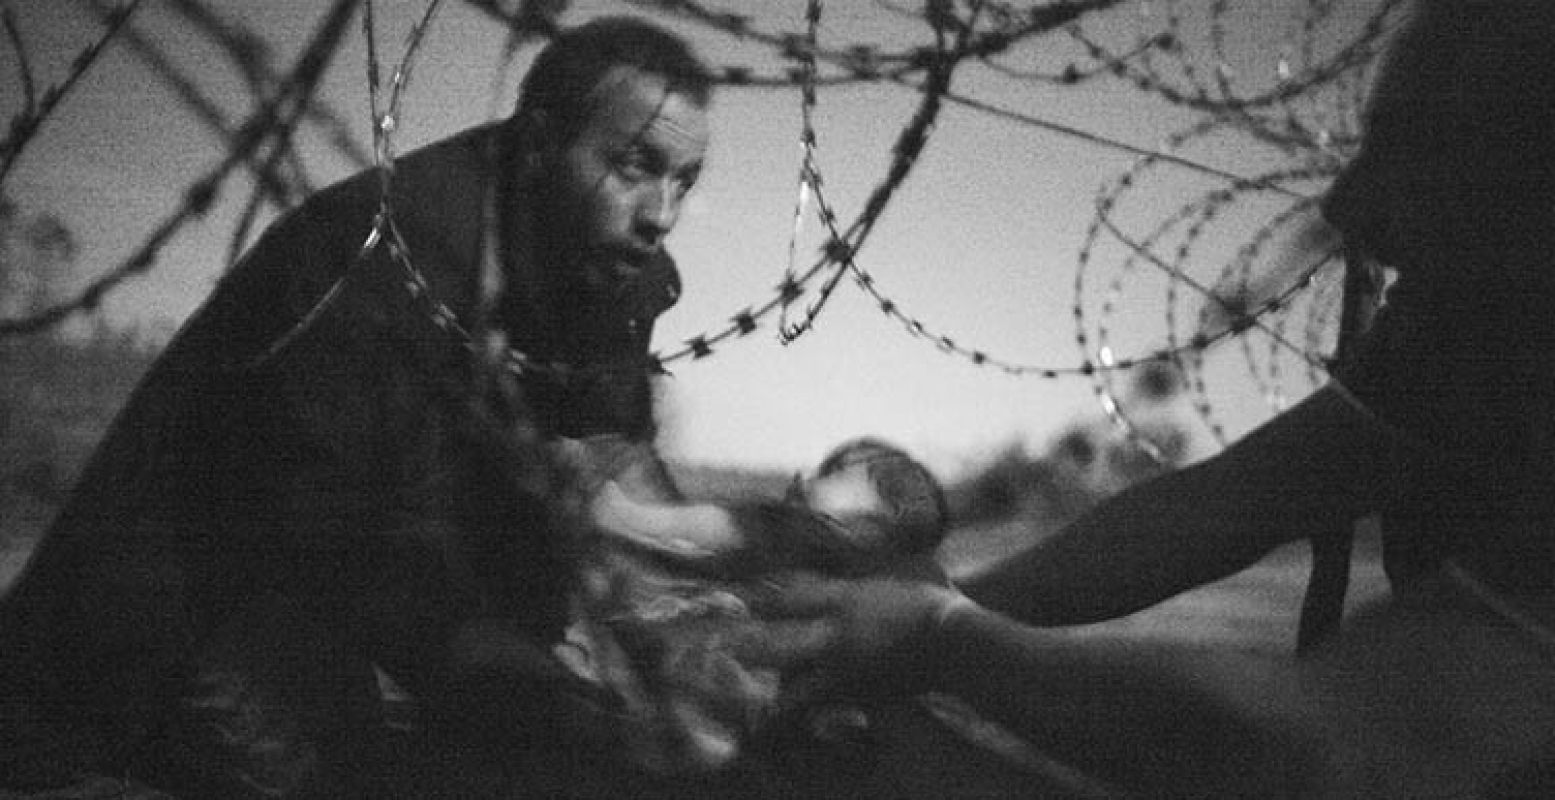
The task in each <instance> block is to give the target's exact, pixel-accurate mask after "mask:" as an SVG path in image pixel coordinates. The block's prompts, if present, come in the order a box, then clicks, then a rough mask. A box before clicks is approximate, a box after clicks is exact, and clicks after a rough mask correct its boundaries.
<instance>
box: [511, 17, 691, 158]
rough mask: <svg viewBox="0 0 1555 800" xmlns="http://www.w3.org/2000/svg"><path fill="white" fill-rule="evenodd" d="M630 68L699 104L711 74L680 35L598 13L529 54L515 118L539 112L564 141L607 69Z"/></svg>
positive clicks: (584, 115) (585, 114)
mask: <svg viewBox="0 0 1555 800" xmlns="http://www.w3.org/2000/svg"><path fill="white" fill-rule="evenodd" d="M620 66H627V67H634V68H636V69H638V70H640V71H642V72H644V73H647V74H649V75H656V76H659V77H661V78H663V79H664V80H665V81H666V82H667V83H668V85H669V86H668V88H669V91H670V92H671V93H674V94H681V95H685V96H686V97H689V98H690V99H691V100H692V101H694V102H695V103H696V104H697V105H698V106H703V107H705V106H706V105H707V104H708V102H709V101H710V100H711V99H712V93H713V75H712V73H711V72H710V71H708V69H707V67H706V66H705V65H704V64H703V63H702V62H701V60H700V59H698V58H697V56H696V54H695V53H693V52H692V50H691V47H690V45H688V44H687V43H686V42H685V40H684V39H681V38H680V37H679V36H676V35H675V34H673V33H670V32H669V31H667V30H665V29H663V28H661V27H659V26H657V25H654V24H653V23H651V22H648V21H646V20H643V19H639V18H636V17H626V16H612V17H600V18H599V19H595V20H592V21H590V22H587V23H585V24H583V25H579V26H578V27H576V28H571V29H569V30H566V31H563V32H562V33H560V34H558V35H557V37H556V38H555V39H554V40H552V42H551V43H550V45H548V46H547V47H546V48H545V49H544V50H542V51H541V52H540V54H539V55H538V56H537V57H536V58H535V62H534V64H533V65H532V66H531V67H530V69H529V73H528V74H527V75H525V76H524V82H523V86H522V87H521V90H520V92H519V100H518V108H517V109H516V110H515V112H514V116H515V117H517V118H528V117H530V116H532V115H533V113H534V112H539V113H540V115H542V116H543V117H544V118H545V119H546V120H547V123H548V124H550V125H552V126H554V127H553V128H552V130H551V132H550V137H551V138H552V141H561V142H568V141H571V140H572V138H573V137H574V136H576V135H577V133H578V132H579V131H581V130H582V129H583V127H584V125H585V124H586V123H587V122H588V120H589V118H590V116H591V115H592V114H593V112H594V107H593V106H594V103H593V102H592V101H591V98H590V94H591V93H592V92H593V91H594V90H595V89H596V88H597V87H598V86H599V83H600V81H602V80H604V78H605V76H606V75H607V74H608V73H609V72H610V70H611V69H613V68H615V67H620Z"/></svg>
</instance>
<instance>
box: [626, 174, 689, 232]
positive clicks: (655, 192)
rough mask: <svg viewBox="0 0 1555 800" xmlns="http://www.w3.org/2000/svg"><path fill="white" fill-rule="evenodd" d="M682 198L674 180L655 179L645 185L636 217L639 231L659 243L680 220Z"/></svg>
mask: <svg viewBox="0 0 1555 800" xmlns="http://www.w3.org/2000/svg"><path fill="white" fill-rule="evenodd" d="M681 200H682V198H681V195H680V187H679V186H678V185H677V184H676V182H675V181H674V180H670V179H665V180H661V181H654V182H653V183H652V184H650V185H648V186H645V187H643V190H642V196H641V197H640V198H639V199H638V203H637V215H636V219H635V222H636V227H637V230H638V233H639V234H640V235H642V236H643V237H644V238H646V239H649V240H650V241H652V242H654V243H655V244H657V243H658V241H659V240H660V239H662V238H664V237H665V236H667V235H668V234H669V232H670V231H671V230H674V228H675V223H676V222H678V221H679V220H680V205H681Z"/></svg>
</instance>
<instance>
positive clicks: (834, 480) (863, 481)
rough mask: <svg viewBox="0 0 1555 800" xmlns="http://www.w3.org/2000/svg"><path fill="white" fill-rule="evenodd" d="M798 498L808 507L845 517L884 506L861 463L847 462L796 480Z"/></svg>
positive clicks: (880, 511)
mask: <svg viewBox="0 0 1555 800" xmlns="http://www.w3.org/2000/svg"><path fill="white" fill-rule="evenodd" d="M797 492H798V495H799V497H798V499H799V500H800V501H802V502H803V503H804V504H805V505H806V506H808V507H809V508H811V509H813V510H815V511H819V512H821V513H822V514H827V515H829V516H832V517H835V518H837V519H849V518H851V517H857V516H862V515H867V514H878V513H883V512H885V511H886V510H887V507H886V504H885V501H884V500H883V499H881V497H880V492H879V491H877V490H876V489H875V484H874V481H872V480H870V477H869V473H868V471H867V470H866V469H865V468H864V467H863V466H847V467H843V468H842V469H839V470H837V471H836V472H832V473H829V474H826V475H813V476H810V477H808V478H806V479H804V480H802V481H800V482H799V485H798V487H797Z"/></svg>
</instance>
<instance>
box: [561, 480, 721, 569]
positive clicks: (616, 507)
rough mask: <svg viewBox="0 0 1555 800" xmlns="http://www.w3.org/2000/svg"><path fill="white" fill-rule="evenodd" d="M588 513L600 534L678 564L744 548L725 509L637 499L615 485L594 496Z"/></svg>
mask: <svg viewBox="0 0 1555 800" xmlns="http://www.w3.org/2000/svg"><path fill="white" fill-rule="evenodd" d="M586 513H587V519H588V521H589V523H590V524H591V525H593V527H594V528H595V529H596V530H598V531H599V532H600V533H602V534H604V535H606V536H612V537H615V538H617V539H620V540H623V541H627V542H630V543H632V544H634V545H636V546H638V547H641V548H644V549H647V550H649V551H652V552H655V553H658V554H660V555H664V556H668V557H670V558H674V559H681V560H689V561H706V560H710V559H713V558H716V557H718V556H720V555H726V554H728V553H731V552H733V551H735V550H738V549H739V548H740V547H741V546H743V545H744V543H745V540H744V536H743V535H741V533H740V530H739V527H738V526H737V525H736V524H735V520H734V517H733V515H731V514H730V513H729V512H728V511H727V510H725V509H724V508H722V507H719V506H716V505H712V504H710V503H660V502H653V501H644V500H638V499H635V498H633V497H631V496H629V495H628V494H627V493H626V492H625V491H623V490H622V489H621V487H620V485H619V484H617V483H616V482H615V481H613V480H607V481H605V482H604V484H603V485H602V486H601V487H600V488H599V491H597V492H595V493H594V496H593V498H592V499H591V500H590V501H589V504H588V507H587V512H586Z"/></svg>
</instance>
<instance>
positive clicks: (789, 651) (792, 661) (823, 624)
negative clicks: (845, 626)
mask: <svg viewBox="0 0 1555 800" xmlns="http://www.w3.org/2000/svg"><path fill="white" fill-rule="evenodd" d="M836 644H837V627H836V625H835V624H834V623H833V622H832V621H830V620H826V619H803V620H798V619H785V620H772V621H767V622H762V623H759V624H757V625H754V626H752V627H750V628H749V629H747V631H746V632H745V635H743V636H740V637H739V638H738V639H737V640H735V641H732V642H730V650H731V652H732V653H733V655H734V656H735V658H736V659H738V660H739V661H740V662H741V663H745V664H750V665H752V666H757V667H766V668H771V669H779V670H785V671H786V670H791V669H793V668H795V667H798V666H801V665H804V664H807V663H810V662H812V661H815V660H817V659H820V658H821V657H823V656H825V655H826V654H828V653H830V652H831V651H832V650H833V649H834V648H835V647H836Z"/></svg>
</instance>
